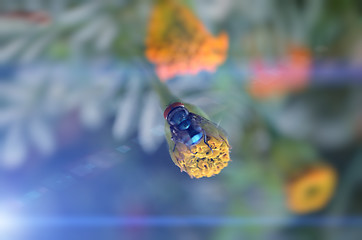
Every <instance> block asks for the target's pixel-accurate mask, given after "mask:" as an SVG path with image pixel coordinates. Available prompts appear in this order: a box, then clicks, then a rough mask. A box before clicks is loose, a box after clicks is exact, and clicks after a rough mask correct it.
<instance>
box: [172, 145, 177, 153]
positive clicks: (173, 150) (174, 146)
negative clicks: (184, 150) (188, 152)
mask: <svg viewBox="0 0 362 240" xmlns="http://www.w3.org/2000/svg"><path fill="white" fill-rule="evenodd" d="M175 148H176V143H175V145H173V149H172V152H175Z"/></svg>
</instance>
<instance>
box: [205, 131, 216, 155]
mask: <svg viewBox="0 0 362 240" xmlns="http://www.w3.org/2000/svg"><path fill="white" fill-rule="evenodd" d="M203 134H204V143H205V144H206V145H207V146H208V147H209V148H210V150H211V152H212V153H213V152H214V151H213V150H212V148H211V147H210V145H209V144H208V143H207V141H206V133H205V131H203Z"/></svg>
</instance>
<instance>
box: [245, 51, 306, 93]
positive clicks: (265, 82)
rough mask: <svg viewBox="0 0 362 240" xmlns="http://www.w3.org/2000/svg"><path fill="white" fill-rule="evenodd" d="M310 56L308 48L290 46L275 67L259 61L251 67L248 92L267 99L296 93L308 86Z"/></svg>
mask: <svg viewBox="0 0 362 240" xmlns="http://www.w3.org/2000/svg"><path fill="white" fill-rule="evenodd" d="M310 65H311V54H310V51H309V49H308V48H306V47H300V46H292V47H290V48H289V50H288V53H287V57H286V58H285V59H284V60H283V61H281V62H278V63H277V64H275V65H272V66H270V65H267V64H265V63H264V62H262V61H260V62H257V63H255V64H254V65H253V66H252V72H253V75H254V76H253V77H252V79H251V81H250V86H249V91H250V93H251V95H253V96H254V97H256V98H260V99H263V98H268V97H271V96H275V95H280V94H283V93H286V92H288V91H298V90H301V89H303V88H305V86H306V85H307V84H308V80H309V73H310Z"/></svg>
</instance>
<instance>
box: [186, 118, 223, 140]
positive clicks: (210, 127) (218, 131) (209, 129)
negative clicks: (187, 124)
mask: <svg viewBox="0 0 362 240" xmlns="http://www.w3.org/2000/svg"><path fill="white" fill-rule="evenodd" d="M190 115H191V118H192V121H193V122H195V123H196V124H198V125H199V126H200V127H201V128H202V129H203V130H204V131H205V132H206V135H211V136H213V137H215V138H217V139H220V138H222V139H223V140H226V132H225V130H224V129H222V127H220V126H219V125H216V124H215V123H213V122H211V121H210V120H208V119H206V118H204V117H201V116H199V115H197V114H195V113H190Z"/></svg>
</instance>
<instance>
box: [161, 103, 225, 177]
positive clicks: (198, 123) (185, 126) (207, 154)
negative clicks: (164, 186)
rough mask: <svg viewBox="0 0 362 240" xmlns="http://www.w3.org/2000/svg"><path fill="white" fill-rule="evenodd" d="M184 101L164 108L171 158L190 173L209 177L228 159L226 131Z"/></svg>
mask: <svg viewBox="0 0 362 240" xmlns="http://www.w3.org/2000/svg"><path fill="white" fill-rule="evenodd" d="M185 105H187V104H183V103H180V102H175V103H173V104H171V105H169V106H168V107H167V108H166V110H165V112H164V117H165V119H166V138H167V140H168V143H169V150H170V155H171V158H172V160H173V161H174V163H175V164H176V165H177V166H178V167H179V168H180V169H181V171H186V172H187V173H188V174H189V175H190V177H195V178H201V177H211V176H213V175H215V174H218V173H220V171H221V170H222V169H223V168H224V167H226V166H227V165H228V162H229V161H230V157H229V149H230V146H229V144H228V142H227V139H226V134H225V131H224V130H223V129H222V128H221V127H219V126H217V125H216V124H214V123H212V122H211V121H209V120H208V119H206V118H205V117H202V116H200V115H198V114H196V113H194V112H191V111H190V110H193V109H194V107H193V106H192V105H188V106H185Z"/></svg>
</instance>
